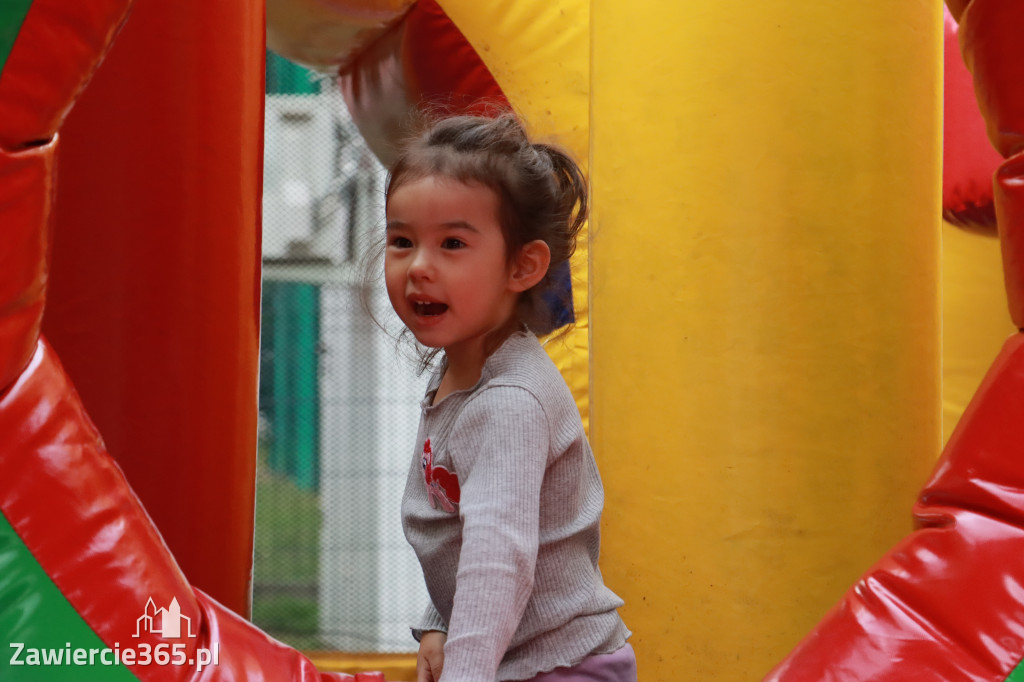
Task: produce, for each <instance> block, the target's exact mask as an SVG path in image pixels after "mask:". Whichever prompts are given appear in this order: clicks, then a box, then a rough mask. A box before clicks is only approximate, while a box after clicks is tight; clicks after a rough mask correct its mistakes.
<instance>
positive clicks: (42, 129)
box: [0, 0, 133, 149]
mask: <svg viewBox="0 0 1024 682" xmlns="http://www.w3.org/2000/svg"><path fill="white" fill-rule="evenodd" d="M132 1H133V0H73V1H72V2H68V1H67V0H33V1H32V6H31V8H30V9H29V12H28V14H27V15H26V17H25V21H24V23H23V24H22V26H21V31H20V32H19V33H18V37H17V40H16V41H15V43H14V47H13V49H12V50H11V54H10V56H9V57H8V59H7V63H6V64H5V65H4V69H3V77H2V78H0V147H3V148H6V149H17V148H19V147H21V146H23V145H25V144H28V143H37V142H40V141H45V140H49V139H50V138H51V137H53V134H54V133H56V132H57V129H58V128H59V127H60V124H61V122H62V121H63V120H64V116H65V115H66V114H67V112H68V110H69V109H70V108H71V104H72V103H73V102H74V101H75V98H76V97H77V96H78V93H79V92H81V91H82V88H84V87H85V84H86V83H87V82H89V79H90V78H91V77H92V74H93V71H95V69H96V67H97V65H98V64H99V63H100V61H101V60H102V59H103V55H104V54H105V53H106V51H107V48H108V47H109V45H110V43H111V41H112V40H113V38H114V35H116V34H117V31H118V30H119V29H120V27H121V24H122V23H123V22H124V20H125V17H126V16H127V14H128V9H129V8H130V7H131V4H132Z"/></svg>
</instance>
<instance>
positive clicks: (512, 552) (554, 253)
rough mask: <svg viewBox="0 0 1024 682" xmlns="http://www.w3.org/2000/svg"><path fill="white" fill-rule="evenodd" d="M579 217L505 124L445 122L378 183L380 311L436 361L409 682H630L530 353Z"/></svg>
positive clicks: (574, 445)
mask: <svg viewBox="0 0 1024 682" xmlns="http://www.w3.org/2000/svg"><path fill="white" fill-rule="evenodd" d="M586 210H587V194H586V184H585V181H584V179H583V176H582V173H581V172H580V170H579V168H578V167H577V165H576V164H575V163H574V162H573V161H572V160H571V159H570V158H569V157H568V156H567V155H566V154H564V153H563V152H561V151H559V150H557V149H555V148H552V147H549V146H547V145H543V144H533V143H531V142H530V141H529V140H528V139H527V137H526V134H525V133H524V131H523V129H522V127H521V126H520V124H519V123H518V122H517V120H516V119H515V118H514V117H513V116H512V115H510V114H504V115H501V116H499V117H497V118H479V117H468V116H461V117H452V118H447V119H444V120H441V121H440V122H437V123H436V124H434V126H433V127H432V128H430V129H429V130H428V131H427V132H426V133H425V134H423V135H421V136H420V137H419V138H417V139H416V140H415V141H414V142H412V143H411V144H410V145H409V146H408V147H407V148H406V149H405V151H404V153H403V154H402V156H401V157H400V159H399V160H398V162H397V163H396V164H395V166H394V167H393V168H392V170H391V173H390V175H389V177H388V183H387V188H386V212H387V234H386V247H385V257H384V273H385V281H386V284H387V291H388V297H389V298H390V300H391V304H392V306H394V309H395V312H397V313H398V316H399V317H400V318H401V320H402V321H403V322H404V323H405V325H406V326H407V327H408V329H409V330H410V331H411V332H412V333H413V334H414V335H415V337H416V339H417V341H419V342H420V343H421V344H423V345H424V346H428V347H430V348H433V349H443V351H444V355H443V360H442V362H441V363H440V366H439V368H438V369H437V371H436V372H435V374H434V375H433V378H432V380H431V382H430V384H429V387H428V389H427V394H426V397H425V398H424V400H423V403H422V412H421V420H420V428H419V435H418V436H417V441H416V448H415V454H414V457H413V462H412V466H411V468H410V471H409V478H408V481H407V483H406V489H405V495H404V497H403V500H402V522H403V526H404V529H405V534H406V537H407V538H408V540H409V542H410V544H411V545H412V547H413V549H414V550H415V551H416V555H417V556H418V557H419V561H420V564H421V566H422V568H423V575H424V578H425V579H426V583H427V591H428V593H429V595H430V603H429V604H428V606H427V610H426V614H425V615H424V617H423V621H422V623H420V624H419V626H418V627H417V628H415V629H414V630H413V633H414V635H415V636H416V638H417V639H418V640H419V642H420V650H419V656H418V659H417V680H418V682H437V681H439V680H440V681H442V682H490V681H492V680H536V681H537V682H541V681H543V682H555V681H556V680H558V681H573V680H584V679H586V680H597V681H607V682H612V681H615V682H628V681H630V680H636V661H635V659H634V656H633V651H632V648H631V647H630V646H629V645H628V644H627V643H626V639H627V638H628V637H629V635H630V632H629V630H628V629H627V628H626V626H625V625H624V624H623V622H622V620H621V619H620V618H619V615H618V613H617V612H616V609H617V608H618V607H620V606H622V603H623V602H622V600H621V599H619V597H617V596H616V595H615V594H614V593H613V592H612V591H611V590H609V589H608V588H607V587H605V585H604V582H603V580H602V578H601V573H600V571H599V570H598V567H597V558H598V546H599V529H598V527H599V522H600V516H601V508H602V505H603V502H604V491H603V489H602V486H601V480H600V478H599V476H598V471H597V467H596V465H595V462H594V457H593V454H592V453H591V450H590V446H589V444H588V443H587V439H586V436H585V435H584V432H583V426H582V423H581V421H580V417H579V412H578V411H577V408H576V405H575V403H574V401H573V399H572V396H571V394H570V392H569V389H568V387H567V386H566V385H565V382H564V381H563V379H562V377H561V375H560V374H559V372H558V370H557V369H556V368H555V365H554V364H553V363H552V362H551V360H550V359H549V358H548V356H547V354H546V353H545V352H544V350H543V348H542V347H541V345H540V343H539V342H538V340H537V337H536V336H535V335H534V334H544V333H547V332H549V331H552V330H553V327H554V322H553V320H554V313H553V311H552V310H551V305H550V299H551V298H552V296H551V294H550V292H549V291H548V290H549V288H550V286H549V285H550V282H549V273H550V272H551V271H552V269H553V268H555V267H557V266H558V265H559V264H562V263H565V262H566V261H567V259H568V258H569V256H570V254H571V253H572V251H573V249H574V247H575V237H576V233H577V232H578V230H579V228H580V226H581V224H582V223H583V221H584V219H585V217H586Z"/></svg>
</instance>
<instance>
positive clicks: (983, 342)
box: [942, 223, 1017, 442]
mask: <svg viewBox="0 0 1024 682" xmlns="http://www.w3.org/2000/svg"><path fill="white" fill-rule="evenodd" d="M1008 309H1009V308H1008V305H1007V302H1006V286H1005V282H1004V280H1003V260H1002V254H1001V253H1000V251H999V240H998V239H997V238H996V237H994V236H988V235H984V234H978V233H976V232H968V231H966V230H963V229H961V228H959V227H956V226H954V225H951V224H949V223H943V225H942V441H943V442H946V441H947V440H949V436H950V435H951V434H952V433H953V429H954V428H955V427H956V424H957V422H958V421H960V415H962V414H963V412H964V410H965V409H966V408H967V403H968V402H969V401H970V399H971V398H972V397H973V396H974V392H975V391H976V390H977V388H978V385H979V384H980V383H981V379H982V377H983V376H984V375H985V372H987V371H988V368H989V367H991V365H992V361H993V360H994V359H995V357H996V355H997V354H998V353H999V349H1000V348H1002V347H1003V343H1004V342H1005V341H1006V337H1008V336H1009V335H1010V334H1014V333H1016V332H1017V328H1016V327H1014V326H1013V322H1012V321H1011V320H1010V315H1009V313H1008V312H1007V310H1008Z"/></svg>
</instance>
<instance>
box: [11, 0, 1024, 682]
mask: <svg viewBox="0 0 1024 682" xmlns="http://www.w3.org/2000/svg"><path fill="white" fill-rule="evenodd" d="M940 9H941V8H940V7H937V6H933V5H932V4H931V3H923V2H912V3H904V4H901V5H899V6H873V5H871V4H870V3H869V4H868V5H864V4H863V3H862V4H860V5H858V4H850V5H844V6H841V7H840V6H835V5H831V4H821V3H818V4H814V3H811V4H808V5H807V6H799V7H797V6H793V3H787V2H779V1H769V2H762V3H755V4H751V3H744V4H742V5H741V4H740V3H728V2H721V1H720V0H719V1H717V2H710V1H704V0H701V1H700V2H697V3H689V4H687V5H685V6H680V7H668V6H665V5H664V3H639V4H638V3H627V4H624V3H611V2H605V1H603V0H594V1H593V2H584V1H576V0H560V1H559V2H556V3H535V2H515V3H512V2H497V3H484V4H481V3H470V2H466V1H464V0H416V1H415V2H413V1H411V0H390V1H388V0H380V1H374V0H332V1H331V2H314V1H313V0H294V1H291V2H285V1H284V0H270V1H269V2H268V4H267V6H266V8H265V14H264V8H263V7H262V6H261V5H260V4H259V3H257V4H253V3H242V2H236V1H233V0H232V1H231V2H220V3H215V6H214V5H212V4H210V3H201V2H199V1H198V0H189V1H188V2H181V3H174V4H173V6H172V5H170V4H166V3H153V2H138V3H134V6H133V4H132V3H131V2H130V0H81V1H79V2H67V1H66V0H17V1H16V2H11V3H8V5H7V6H6V7H4V8H3V9H2V10H0V514H2V517H0V566H2V567H3V568H2V569H0V605H3V606H0V633H2V636H0V639H3V640H5V643H6V644H7V645H8V647H7V648H6V649H5V655H4V656H0V679H4V680H8V679H10V680H33V679H46V680H61V679H69V680H77V679H102V680H110V679H139V680H150V679H153V680H163V679H174V680H207V679H209V680H213V679H224V680H233V679H238V680H242V679H245V680H258V679H268V680H269V679H274V680H291V679H294V680H315V679H332V675H334V674H333V673H329V672H321V671H318V670H317V669H316V667H315V666H314V665H313V664H312V662H311V661H310V660H309V659H308V658H307V657H305V656H304V655H302V654H300V653H298V652H296V651H295V650H293V649H291V648H290V647H287V646H285V645H282V644H280V643H278V642H276V641H274V640H272V639H270V638H268V637H267V636H265V635H264V634H263V633H261V632H260V631H259V630H258V629H256V628H255V627H253V626H252V625H251V624H249V623H248V622H246V620H245V619H244V618H243V617H242V616H244V615H246V614H247V612H248V608H249V604H248V602H249V591H250V584H249V582H250V574H251V558H252V517H253V513H252V510H253V499H252V498H253V477H254V471H255V448H256V432H257V424H256V421H257V417H256V409H255V405H256V392H257V380H258V377H257V369H256V368H257V353H258V339H259V295H260V285H259V240H260V232H259V221H260V217H259V213H260V211H259V200H260V167H261V164H260V161H261V151H260V150H261V130H262V128H261V112H262V106H263V104H262V101H263V100H262V98H263V73H264V72H263V55H264V52H263V49H264V37H265V36H266V38H267V40H268V44H269V46H270V47H271V48H272V49H274V50H276V51H278V52H279V53H281V54H283V55H284V56H286V57H289V58H291V59H294V60H296V61H298V62H301V63H305V64H308V65H311V66H314V67H316V68H318V69H319V70H321V71H323V72H325V73H328V74H331V76H332V77H333V78H336V79H337V82H338V87H339V88H340V90H341V92H342V93H343V94H344V96H345V99H346V103H347V105H348V108H349V110H350V111H351V113H352V116H353V119H354V120H355V121H356V123H357V124H358V125H359V127H360V130H361V131H362V132H363V134H364V136H365V137H366V139H367V140H368V142H369V144H370V146H371V148H372V149H374V151H375V152H376V153H377V154H378V155H379V156H380V157H381V158H382V159H383V160H384V161H385V162H386V160H387V158H388V155H389V154H390V153H391V150H393V145H394V143H395V142H394V141H395V136H396V135H397V134H399V133H400V131H401V130H402V128H403V126H404V125H405V121H406V120H407V117H408V116H409V115H410V112H412V111H414V110H416V109H417V108H420V107H422V106H428V105H438V104H440V105H444V106H446V107H449V108H451V109H456V110H457V109H460V108H473V107H475V106H478V103H479V102H480V101H481V98H483V99H484V100H486V101H490V102H494V101H498V102H507V103H508V104H509V105H510V106H511V107H513V108H514V109H515V110H516V111H518V112H520V113H521V114H522V116H523V117H524V119H525V120H526V121H528V122H529V125H530V126H531V127H532V129H533V130H534V132H535V133H538V134H541V135H545V136H550V137H552V138H554V139H557V140H558V141H559V142H561V143H562V144H563V145H564V146H566V147H568V148H570V149H571V150H572V151H573V153H574V154H575V155H576V156H577V157H578V158H580V159H581V160H582V161H583V162H584V163H585V165H586V166H587V168H588V170H589V175H590V178H591V182H592V187H593V198H594V211H593V214H592V217H591V222H590V226H589V230H588V233H587V237H586V240H585V242H584V244H583V246H584V247H585V248H581V249H580V251H579V252H578V253H577V255H576V257H575V259H574V261H573V263H572V267H571V271H570V272H569V273H566V287H567V288H569V289H570V290H571V292H572V303H573V305H572V310H571V311H567V315H571V317H572V319H573V320H574V322H575V327H574V330H573V331H572V332H571V334H570V335H569V336H567V337H566V338H565V340H564V342H562V343H559V344H555V345H554V346H553V347H552V351H551V352H552V354H553V355H554V356H555V359H556V362H557V363H558V364H559V366H560V368H561V369H562V371H563V373H564V374H565V376H566V379H567V381H568V382H569V383H570V385H571V387H572V388H573V390H574V393H575V395H576V397H577V402H578V405H579V407H580V410H581V414H583V416H584V418H585V420H586V422H587V423H588V425H589V429H590V434H591V438H592V443H593V445H594V448H595V453H596V455H597V457H598V462H599V465H600V467H601V471H602V476H603V478H604V481H605V487H606V490H607V501H606V512H605V517H604V518H605V527H604V536H603V540H604V543H603V554H602V568H603V570H604V573H605V577H606V580H607V582H608V584H609V585H610V586H611V587H612V588H613V589H614V590H615V591H617V592H618V593H620V594H621V595H622V596H623V597H624V598H625V600H626V603H627V606H626V607H625V608H624V609H623V616H624V618H625V620H626V622H627V623H628V624H629V626H630V627H631V629H632V630H633V631H634V638H633V645H634V647H635V649H636V650H637V654H638V659H639V664H640V675H641V677H643V678H644V679H652V680H662V679H675V678H679V677H685V678H687V679H699V680H734V679H758V678H760V677H763V676H764V675H765V674H769V679H772V680H844V681H847V680H850V681H852V680H861V679H915V680H917V679H921V680H928V679H936V680H938V679H942V680H950V679H964V680H979V681H980V680H991V681H1002V680H1008V679H1015V675H1020V673H1017V672H1015V671H1016V669H1017V667H1018V666H1019V664H1020V661H1021V659H1022V657H1024V635H1022V634H1021V631H1022V630H1021V623H1020V618H1019V612H1020V611H1021V607H1022V605H1024V592H1022V591H1021V590H1020V589H1019V587H1020V585H1021V584H1022V583H1024V575H1022V573H1021V571H1020V570H1019V568H1018V566H1017V563H1016V562H1015V561H1014V558H1015V556H1016V554H1017V553H1019V551H1020V549H1021V548H1022V546H1024V536H1022V530H1021V527H1022V522H1021V516H1022V510H1024V507H1022V502H1021V499H1022V495H1021V491H1022V489H1024V487H1022V483H1021V480H1022V476H1024V473H1022V470H1021V465H1020V464H1019V463H1018V462H1017V460H1018V459H1019V457H1016V454H1017V451H1018V450H1019V446H1018V445H1017V441H1018V440H1019V439H1018V430H1019V421H1020V420H1019V419H1017V415H1018V413H1019V412H1020V410H1019V406H1018V404H1017V402H1018V401H1019V394H1020V388H1021V387H1020V386H1019V383H1020V380H1021V379H1020V377H1021V372H1020V362H1021V353H1020V337H1019V334H1017V333H1015V332H1014V330H1015V329H1017V328H1020V327H1021V325H1022V324H1024V322H1022V319H1024V312H1022V309H1021V291H1022V281H1021V277H1022V273H1021V271H1020V268H1021V264H1020V260H1021V259H1020V255H1019V251H1020V236H1019V235H1018V233H1019V232H1020V230H1021V227H1022V225H1024V215H1022V209H1021V206H1022V205H1024V198H1022V196H1021V187H1022V182H1021V177H1022V175H1024V171H1022V170H1021V168H1020V166H1021V163H1020V162H1021V154H1022V153H1024V147H1022V142H1021V140H1022V139H1024V133H1022V132H1021V129H1022V127H1024V123H1022V118H1024V102H1022V100H1021V90H1020V88H1019V87H1017V84H1019V83H1020V82H1022V81H1024V74H1022V73H1020V69H1021V68H1024V67H1022V66H1021V65H1024V59H1021V56H1022V55H1020V54H1019V51H1020V41H1019V40H1018V39H1017V38H1018V36H1019V35H1020V32H1021V29H1022V27H1024V15H1022V13H1021V8H1020V6H1019V3H1014V2H1012V1H1011V0H972V1H971V2H970V3H964V2H958V3H950V11H951V17H950V20H949V21H950V22H951V23H950V24H949V25H948V26H947V33H948V32H949V30H954V31H958V34H959V36H958V38H957V40H958V45H959V49H960V50H962V59H963V62H964V63H965V64H966V67H967V69H968V73H969V74H970V75H971V79H972V83H973V87H974V90H975V92H976V93H977V102H978V104H980V108H981V112H982V114H983V115H984V120H985V121H986V122H987V132H988V136H989V138H990V139H991V142H992V143H993V145H994V147H995V150H996V152H997V154H998V158H993V157H991V156H990V157H988V160H987V161H986V160H985V156H984V153H982V152H977V156H976V151H975V150H977V149H984V147H979V146H978V145H971V144H969V143H968V144H967V146H966V150H967V151H961V152H958V153H957V154H955V155H953V157H952V158H947V159H946V161H945V166H944V165H943V161H942V158H943V156H942V152H943V142H942V139H943V135H942V110H943V108H942V90H943V87H942V85H943V66H942V65H943V17H942V15H941V11H940ZM264 20H266V25H265V24H264ZM952 56H953V57H956V59H957V60H959V59H960V58H961V57H960V55H959V54H956V53H953V55H952ZM948 57H949V53H948V52H947V58H948ZM955 63H956V62H955ZM945 71H946V73H947V75H948V74H949V73H950V72H951V71H952V67H951V66H950V65H949V63H948V62H947V66H946V68H945ZM963 82H967V81H966V80H965V81H963ZM947 83H948V81H947ZM949 91H950V90H949V88H947V93H948V92H949ZM965 97H966V99H964V98H961V99H960V100H958V101H957V105H958V106H960V105H963V102H965V101H966V102H968V103H971V104H973V102H972V101H971V98H970V97H969V96H965ZM967 109H968V110H970V108H969V107H967ZM946 111H947V112H949V111H951V109H950V106H949V104H948V103H947V107H946ZM950 118H951V117H949V116H947V121H949V120H950ZM979 120H981V119H979ZM958 139H959V138H958ZM945 148H946V149H947V150H949V149H952V148H953V142H951V141H950V139H949V138H948V137H947V141H946V143H945ZM968 158H970V159H971V160H976V159H977V160H979V167H980V168H981V169H982V170H981V171H978V172H981V173H982V175H983V176H984V175H987V174H988V173H989V172H990V171H991V170H993V168H994V166H996V165H998V171H997V173H996V176H995V178H996V180H995V184H994V190H995V191H994V193H993V194H992V197H991V199H989V198H987V197H985V196H984V189H985V188H986V187H989V186H991V185H989V184H988V183H986V182H985V181H984V180H981V181H979V180H977V177H978V176H977V174H973V175H970V174H969V179H967V180H964V179H963V178H961V179H960V180H956V179H949V178H948V177H947V179H948V180H949V182H948V183H947V184H948V186H947V189H948V190H949V191H948V192H947V200H946V202H945V214H946V216H947V217H948V218H950V220H951V221H954V222H957V223H961V224H970V225H972V226H974V227H972V231H971V232H967V231H963V230H962V229H961V228H958V227H953V225H952V222H951V223H949V224H947V225H946V226H943V225H942V223H941V215H942V214H943V191H942V179H943V176H944V175H947V176H948V175H949V174H947V173H946V171H947V170H952V169H953V168H954V162H955V163H957V164H959V163H960V162H963V161H966V160H967V159H968ZM971 183H974V184H973V185H972V184H971ZM972 187H973V188H974V189H973V190H972V189H971V188H972ZM978 188H981V189H980V191H979V190H978ZM993 218H994V221H995V223H996V224H997V225H998V241H996V239H995V238H994V237H993V236H992V231H993V228H992V226H991V223H992V220H993ZM986 231H987V234H985V233H986ZM957 245H962V246H963V248H955V247H957ZM997 247H998V248H1001V250H1002V265H1003V272H1004V275H1005V291H1006V292H1007V295H1008V299H1004V298H1002V296H1003V294H1002V292H1000V291H998V290H995V289H994V287H995V283H994V282H993V272H994V271H995V267H994V266H993V261H992V258H993V256H994V255H995V253H996V248H997ZM1004 302H1008V305H1009V309H1010V313H1011V315H1010V317H1011V320H1012V322H1011V323H1009V324H1008V323H1006V321H1005V312H1003V311H1002V310H999V309H1000V308H1002V306H1003V305H1004ZM1010 332H1014V333H1013V335H1012V336H1011V337H1010V339H1009V340H1008V341H1006V342H1005V345H1004V346H1003V349H1002V351H1001V352H999V353H998V356H997V357H996V359H995V362H994V363H992V364H991V369H990V370H989V372H988V374H987V375H986V376H985V378H984V379H983V380H981V385H980V387H979V388H978V390H977V393H976V395H975V397H974V399H973V401H972V402H971V404H970V406H969V407H967V408H966V411H963V416H962V417H960V416H959V412H960V411H961V410H960V408H959V407H958V404H959V402H960V401H961V400H966V398H967V396H968V395H970V394H971V393H974V387H975V385H976V383H977V381H978V378H977V377H978V373H979V368H984V367H985V366H987V365H989V364H990V362H991V360H992V357H993V355H995V351H989V350H987V349H988V348H991V347H992V346H993V345H995V346H998V343H999V341H998V340H997V341H995V342H994V341H993V337H996V338H997V339H998V337H999V336H1003V335H1005V334H1009V333H1010ZM953 341H955V342H953ZM951 352H955V353H957V354H958V355H956V356H953V355H947V353H951ZM950 369H955V370H956V372H957V374H956V375H955V378H956V380H955V381H950V382H948V383H949V384H953V385H955V386H944V385H943V380H944V379H943V378H944V376H945V375H946V374H945V373H946V371H947V370H950ZM951 387H955V388H956V390H957V391H958V393H957V395H956V396H952V394H950V393H947V392H946V389H947V388H951ZM944 403H945V404H946V405H945V407H946V408H947V410H946V414H947V422H948V424H949V426H948V428H947V430H948V431H953V432H952V435H951V436H950V437H949V440H948V443H947V445H946V448H945V451H944V453H943V455H942V457H941V458H940V459H939V461H938V464H937V465H936V463H935V458H936V456H937V455H938V454H939V452H940V451H941V450H942V443H943V440H944V437H943V430H944V425H943V408H944ZM957 417H959V423H958V425H957V426H956V428H955V431H954V430H953V423H954V422H956V421H957ZM929 471H931V472H932V473H931V474H930V475H929ZM922 485H924V486H925V487H924V489H923V491H921V486H922ZM919 491H920V492H919ZM915 497H916V499H917V503H916V506H915V503H914V500H915ZM911 508H913V514H914V516H913V520H914V522H916V527H915V526H912V523H911V514H910V512H911ZM915 528H916V529H915ZM901 538H902V539H901ZM879 557H881V559H879ZM858 576H860V577H859V578H858ZM850 585H853V587H852V588H849V586H850ZM847 588H849V591H848V592H846V594H845V596H843V592H844V590H847ZM382 589H386V586H382ZM837 599H838V600H839V602H838V604H836V600H837ZM151 603H152V605H151ZM834 604H835V606H834V607H833V608H832V610H831V611H829V610H828V609H829V606H830V605H834ZM172 616H173V620H174V622H175V623H177V624H179V625H180V626H181V627H180V628H173V627H172V628H168V627H157V625H156V623H157V622H158V621H160V622H161V623H162V624H163V623H166V622H167V619H168V618H171V617H172ZM823 617H824V620H822V618H823ZM147 619H148V620H147ZM816 624H817V625H816ZM808 632H810V634H808ZM794 647H796V648H795V649H794ZM128 651H131V652H132V653H131V655H126V654H127V652H128ZM33 652H34V653H33ZM44 652H45V653H44ZM79 652H82V653H81V654H80V653H79ZM58 654H59V655H60V657H61V661H62V662H61V663H55V659H56V657H57V655H58ZM787 654H788V655H787ZM33 656H34V657H35V658H34V659H33ZM158 657H159V658H158ZM83 658H84V662H83V663H78V662H77V661H78V660H79V659H83ZM47 659H48V661H49V663H47ZM33 660H34V662H33ZM69 660H70V661H72V663H67V662H66V661H69ZM143 660H145V661H146V663H142V661H143ZM773 666H776V667H775V668H774V670H773V671H772V672H771V673H769V670H772V667H773Z"/></svg>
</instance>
